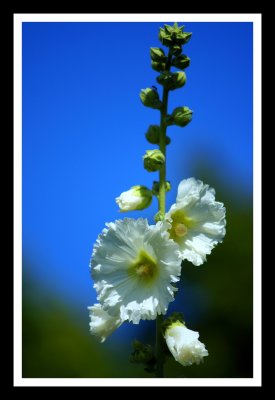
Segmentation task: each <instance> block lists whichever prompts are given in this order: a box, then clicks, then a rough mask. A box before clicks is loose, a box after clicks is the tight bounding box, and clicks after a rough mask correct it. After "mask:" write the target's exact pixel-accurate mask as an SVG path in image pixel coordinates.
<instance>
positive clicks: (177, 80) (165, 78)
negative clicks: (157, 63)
mask: <svg viewBox="0 0 275 400" xmlns="http://www.w3.org/2000/svg"><path fill="white" fill-rule="evenodd" d="M157 81H158V83H159V84H160V85H162V86H164V87H165V88H166V89H168V90H175V89H179V88H181V87H182V86H183V85H184V84H185V82H186V75H185V73H184V72H182V71H177V72H163V73H162V74H161V75H160V76H158V77H157Z"/></svg>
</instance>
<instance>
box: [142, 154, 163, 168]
mask: <svg viewBox="0 0 275 400" xmlns="http://www.w3.org/2000/svg"><path fill="white" fill-rule="evenodd" d="M164 162H165V156H164V154H163V153H162V152H161V151H160V150H158V149H155V150H147V151H146V154H145V155H144V156H143V163H144V168H145V169H146V170H147V171H148V172H155V171H158V170H159V169H160V168H161V166H162V165H163V164H164Z"/></svg>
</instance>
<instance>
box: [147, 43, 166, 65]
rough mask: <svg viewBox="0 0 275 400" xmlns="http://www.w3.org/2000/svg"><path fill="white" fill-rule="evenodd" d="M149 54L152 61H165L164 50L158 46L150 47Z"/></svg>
mask: <svg viewBox="0 0 275 400" xmlns="http://www.w3.org/2000/svg"><path fill="white" fill-rule="evenodd" d="M150 56H151V59H152V60H153V61H162V62H166V61H167V57H166V56H165V53H164V51H163V50H162V49H160V48H159V47H151V48H150Z"/></svg>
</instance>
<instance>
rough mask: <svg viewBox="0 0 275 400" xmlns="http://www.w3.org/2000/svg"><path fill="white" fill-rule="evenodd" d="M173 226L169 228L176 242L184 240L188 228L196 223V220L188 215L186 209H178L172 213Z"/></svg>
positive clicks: (171, 236)
mask: <svg viewBox="0 0 275 400" xmlns="http://www.w3.org/2000/svg"><path fill="white" fill-rule="evenodd" d="M171 218H172V226H171V228H170V229H169V230H168V232H169V234H170V238H171V239H173V240H174V241H175V242H178V243H179V242H182V240H183V238H184V236H186V234H187V232H188V229H190V228H191V227H192V226H193V225H194V221H193V220H192V219H191V218H190V217H188V216H187V215H186V214H185V213H184V211H182V210H177V211H175V212H174V213H173V214H172V215H171Z"/></svg>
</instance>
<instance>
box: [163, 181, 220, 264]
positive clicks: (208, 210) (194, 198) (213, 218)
mask: <svg viewBox="0 0 275 400" xmlns="http://www.w3.org/2000/svg"><path fill="white" fill-rule="evenodd" d="M166 219H167V220H168V221H169V222H170V223H171V228H170V229H169V230H168V232H169V234H170V238H171V239H173V240H174V241H175V242H176V243H177V244H178V246H179V254H180V258H181V259H182V260H185V259H186V260H188V261H191V262H192V263H193V264H194V265H201V264H203V263H204V261H205V260H206V255H207V254H210V253H211V251H212V249H213V247H214V246H215V245H216V244H217V243H218V242H222V240H223V238H224V235H225V225H226V221H225V208H224V205H223V203H219V202H217V201H215V190H214V189H212V188H210V187H209V186H208V185H205V184H203V182H201V181H200V180H196V179H194V178H189V179H185V180H183V181H181V182H180V184H179V187H178V195H177V199H176V204H173V205H172V207H171V208H170V210H169V212H168V213H167V214H166Z"/></svg>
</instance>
